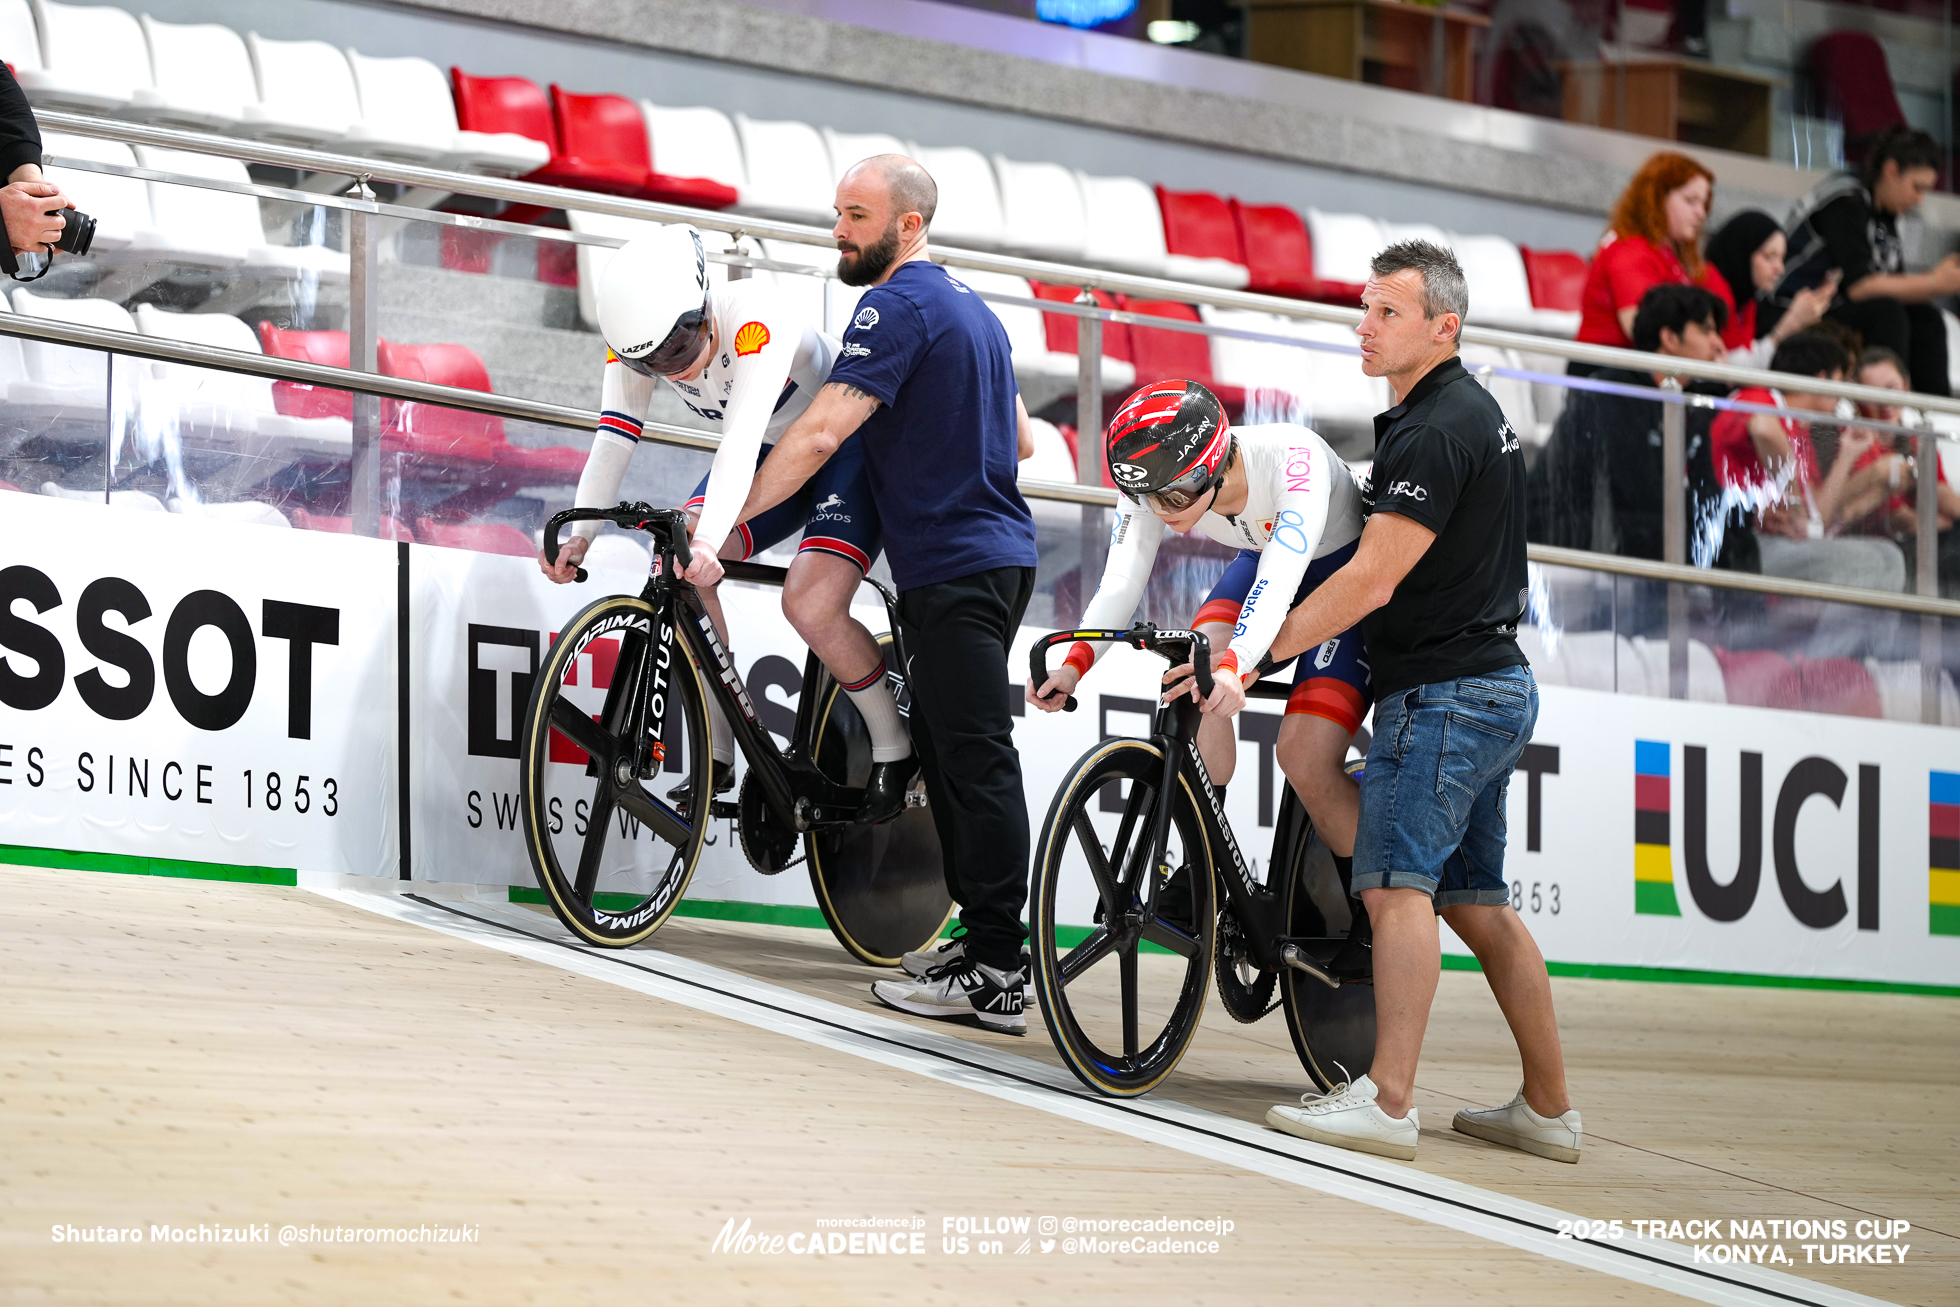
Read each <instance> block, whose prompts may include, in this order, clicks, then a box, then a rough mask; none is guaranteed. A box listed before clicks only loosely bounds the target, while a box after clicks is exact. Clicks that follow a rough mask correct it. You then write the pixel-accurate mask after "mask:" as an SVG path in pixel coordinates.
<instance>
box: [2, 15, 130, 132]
mask: <svg viewBox="0 0 1960 1307" xmlns="http://www.w3.org/2000/svg"><path fill="white" fill-rule="evenodd" d="M34 22H35V25H36V26H37V27H38V28H40V32H41V60H40V62H41V67H39V68H35V69H23V70H21V71H20V72H18V73H17V74H16V76H17V77H18V78H19V81H20V86H21V89H22V90H23V91H25V92H27V98H28V99H29V100H31V101H33V102H34V103H35V104H38V105H45V106H47V107H48V108H51V109H74V110H80V111H81V112H83V113H117V112H120V111H121V110H123V109H125V108H127V107H128V106H129V102H130V100H131V98H132V97H133V96H135V94H136V92H137V90H138V88H140V87H147V86H149V85H150V84H151V83H150V46H149V42H147V41H145V40H144V39H143V28H142V26H141V25H140V24H138V23H137V21H136V19H135V17H134V16H133V15H131V14H129V13H127V12H125V11H123V10H121V9H112V8H109V7H107V6H97V5H64V4H56V3H55V0H34Z"/></svg>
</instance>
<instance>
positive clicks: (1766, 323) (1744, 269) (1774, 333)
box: [1708, 209, 1838, 368]
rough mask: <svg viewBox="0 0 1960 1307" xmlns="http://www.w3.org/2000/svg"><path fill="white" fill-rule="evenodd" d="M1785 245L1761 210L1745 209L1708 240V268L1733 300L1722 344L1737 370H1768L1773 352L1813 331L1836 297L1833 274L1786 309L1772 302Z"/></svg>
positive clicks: (1800, 293)
mask: <svg viewBox="0 0 1960 1307" xmlns="http://www.w3.org/2000/svg"><path fill="white" fill-rule="evenodd" d="M1788 244H1789V240H1788V238H1787V237H1786V236H1784V234H1783V229H1782V228H1781V227H1779V226H1777V224H1776V219H1774V218H1772V217H1770V216H1769V215H1768V214H1767V213H1764V212H1763V211H1762V210H1761V209H1744V210H1743V211H1742V212H1741V213H1738V214H1736V215H1735V216H1734V217H1733V218H1730V219H1729V220H1728V221H1727V222H1725V223H1723V224H1722V227H1721V229H1720V230H1719V231H1717V232H1716V233H1715V234H1714V235H1713V236H1711V237H1709V238H1708V262H1709V264H1710V265H1711V266H1713V267H1714V269H1715V271H1717V272H1719V273H1721V274H1722V280H1723V281H1724V282H1726V283H1727V284H1728V288H1729V293H1730V295H1732V296H1733V297H1734V302H1735V314H1734V316H1732V317H1731V318H1730V319H1729V325H1728V330H1726V331H1725V332H1723V333H1722V339H1723V341H1724V342H1725V343H1726V344H1727V345H1728V347H1729V358H1728V361H1729V362H1731V363H1733V364H1735V365H1736V366H1737V367H1743V368H1767V367H1768V366H1769V361H1770V360H1771V359H1772V358H1774V357H1776V347H1777V346H1778V345H1781V344H1782V343H1783V342H1784V341H1786V340H1788V339H1789V338H1790V337H1792V336H1794V335H1796V334H1797V333H1798V332H1800V331H1808V330H1809V329H1810V328H1811V327H1813V326H1815V325H1816V324H1817V320H1818V319H1819V318H1822V317H1823V316H1824V310H1826V309H1828V308H1830V306H1831V299H1832V297H1833V296H1834V295H1836V294H1837V285H1838V276H1837V273H1836V271H1835V270H1833V271H1832V272H1831V273H1830V275H1829V276H1828V277H1827V278H1826V279H1825V281H1824V283H1823V284H1822V285H1820V286H1813V287H1811V288H1810V289H1809V290H1800V291H1798V292H1797V293H1796V294H1795V295H1792V296H1791V297H1790V300H1789V302H1788V303H1783V302H1781V301H1778V300H1774V299H1772V298H1771V296H1773V295H1774V294H1775V293H1776V287H1777V284H1778V283H1779V282H1781V281H1782V280H1783V255H1784V252H1785V250H1786V248H1787V246H1788Z"/></svg>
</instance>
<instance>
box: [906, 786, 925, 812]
mask: <svg viewBox="0 0 1960 1307" xmlns="http://www.w3.org/2000/svg"><path fill="white" fill-rule="evenodd" d="M905 806H906V807H908V808H923V807H925V806H926V792H925V791H924V790H907V791H906V792H905Z"/></svg>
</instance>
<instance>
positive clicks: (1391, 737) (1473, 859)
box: [1353, 667, 1538, 908]
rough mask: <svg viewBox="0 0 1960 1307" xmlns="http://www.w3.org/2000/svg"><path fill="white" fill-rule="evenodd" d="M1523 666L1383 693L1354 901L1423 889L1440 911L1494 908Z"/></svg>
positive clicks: (1526, 735)
mask: <svg viewBox="0 0 1960 1307" xmlns="http://www.w3.org/2000/svg"><path fill="white" fill-rule="evenodd" d="M1537 721H1538V685H1537V683H1536V682H1535V681H1533V680H1532V677H1531V669H1530V668H1528V667H1507V668H1504V669H1503V670H1502V671H1496V672H1484V673H1481V674H1479V675H1476V676H1461V677H1458V678H1457V679H1456V680H1453V681H1438V682H1436V683H1434V684H1432V685H1418V686H1416V687H1415V688H1414V689H1409V690H1401V691H1398V692H1396V693H1394V694H1391V695H1388V696H1387V697H1386V698H1384V699H1382V700H1381V702H1380V703H1378V704H1377V705H1376V706H1375V734H1374V738H1373V739H1372V740H1371V741H1370V742H1369V745H1368V769H1367V771H1366V772H1365V773H1364V774H1363V775H1362V777H1361V825H1360V828H1359V829H1358V830H1357V831H1356V833H1355V840H1354V885H1353V892H1354V894H1355V895H1356V897H1359V896H1360V893H1361V891H1362V890H1364V889H1419V890H1422V891H1424V892H1425V893H1427V894H1428V895H1429V896H1430V897H1431V898H1432V899H1433V900H1434V901H1435V903H1436V906H1437V907H1438V908H1447V907H1454V906H1457V905H1459V904H1483V905H1488V906H1493V907H1494V906H1497V905H1499V904H1503V903H1509V902H1510V901H1511V898H1510V894H1509V892H1508V891H1507V890H1506V889H1505V886H1504V799H1505V792H1506V791H1507V790H1508V788H1509V787H1510V783H1511V769H1512V768H1513V767H1515V766H1517V763H1518V758H1519V756H1520V755H1522V754H1523V752H1524V746H1525V744H1526V743H1527V742H1528V741H1529V740H1530V739H1531V728H1532V727H1533V726H1534V725H1536V724H1537Z"/></svg>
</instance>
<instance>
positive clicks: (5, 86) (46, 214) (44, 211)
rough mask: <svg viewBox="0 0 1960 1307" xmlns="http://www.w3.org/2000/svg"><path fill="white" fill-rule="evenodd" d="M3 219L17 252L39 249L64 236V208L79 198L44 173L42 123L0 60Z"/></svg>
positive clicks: (0, 198) (0, 202) (0, 206)
mask: <svg viewBox="0 0 1960 1307" xmlns="http://www.w3.org/2000/svg"><path fill="white" fill-rule="evenodd" d="M0 176H4V177H5V178H6V179H7V180H6V183H5V184H4V185H0V220H4V221H5V223H6V227H7V240H8V243H9V244H11V245H12V246H13V248H14V252H15V253H17V254H25V253H27V252H28V251H29V250H38V249H40V248H41V247H42V246H43V245H52V244H54V243H55V242H56V241H58V240H60V239H61V231H62V228H63V226H64V225H65V224H64V221H63V219H62V217H61V210H63V209H72V208H74V207H75V205H74V202H73V201H71V200H70V199H69V198H68V197H67V196H66V195H63V194H62V193H61V188H60V187H59V186H56V185H55V184H54V183H53V182H50V181H48V180H46V179H45V178H43V177H42V176H41V125H40V124H39V123H38V122H36V121H35V120H34V111H33V110H32V109H30V108H28V106H27V96H26V95H24V94H23V93H22V92H21V89H20V83H19V82H17V81H15V80H14V71H13V69H11V68H9V67H7V66H6V65H4V64H0Z"/></svg>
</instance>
